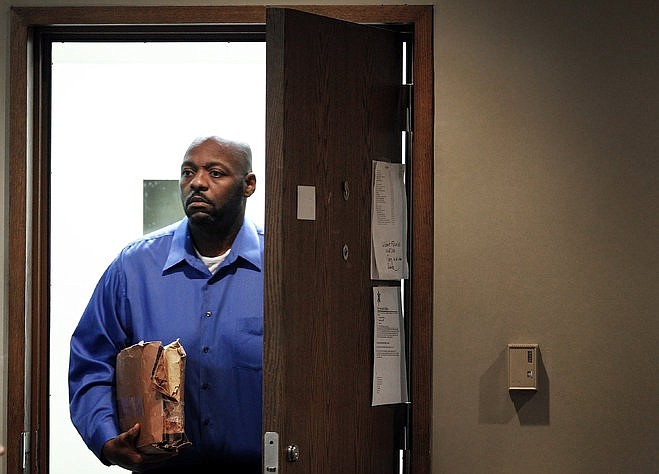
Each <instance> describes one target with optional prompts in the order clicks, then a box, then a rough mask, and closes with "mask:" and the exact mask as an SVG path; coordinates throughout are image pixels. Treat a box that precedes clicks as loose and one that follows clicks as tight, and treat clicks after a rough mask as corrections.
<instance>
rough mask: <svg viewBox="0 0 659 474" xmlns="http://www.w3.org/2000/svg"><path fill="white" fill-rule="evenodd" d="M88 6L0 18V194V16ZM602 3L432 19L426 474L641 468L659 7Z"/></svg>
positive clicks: (648, 410) (527, 6) (482, 8)
mask: <svg viewBox="0 0 659 474" xmlns="http://www.w3.org/2000/svg"><path fill="white" fill-rule="evenodd" d="M105 3H108V2H100V1H86V2H81V1H77V2H76V1H71V2H54V1H53V2H44V1H41V2H35V1H31V2H30V1H21V0H15V1H13V2H9V1H6V0H5V1H2V13H1V14H2V20H1V21H0V44H1V45H2V46H0V48H1V49H0V51H1V56H0V57H1V58H2V63H3V64H4V69H3V73H2V74H0V127H2V129H3V130H4V131H5V133H3V134H0V144H1V146H0V157H1V158H0V159H1V160H2V162H3V164H4V166H3V167H2V169H1V170H0V175H1V176H2V182H3V183H4V182H5V178H6V169H5V167H6V161H7V160H6V148H7V111H6V108H5V106H4V104H5V103H6V99H7V87H8V84H7V77H8V60H7V58H8V29H9V22H8V18H7V11H8V5H9V4H14V5H21V6H28V5H29V6H37V5H41V6H43V5H53V6H54V5H92V4H105ZM110 3H112V2H110ZM113 3H115V4H119V3H121V4H134V2H131V1H124V2H113ZM141 3H143V4H200V3H202V2H198V1H181V0H179V1H148V2H147V1H144V2H141ZM206 3H208V2H206ZM226 3H227V4H235V3H236V2H233V1H231V2H226ZM241 3H242V2H241ZM245 3H253V4H260V3H262V2H245ZM284 3H288V4H291V2H284ZM302 3H347V2H302ZM366 3H378V4H379V3H382V2H381V1H377V2H366ZM386 3H392V4H394V3H402V2H386ZM604 3H607V2H572V1H560V2H559V1H556V2H549V1H543V2H539V1H538V2H528V1H522V0H519V1H481V2H469V1H464V0H446V1H442V0H439V1H437V2H436V10H435V22H436V23H435V48H436V49H435V72H436V92H437V97H436V128H435V130H436V149H435V154H436V158H435V163H436V166H435V202H436V212H435V216H436V260H435V269H436V271H435V288H436V292H435V298H436V299H435V314H434V319H435V338H434V341H435V346H434V363H435V366H434V410H433V412H434V419H433V426H434V428H433V437H434V440H433V465H434V472H435V473H463V472H464V473H497V472H501V473H507V472H521V471H524V470H528V471H534V472H556V473H586V472H587V473H590V472H648V473H649V472H657V471H659V448H658V446H659V430H658V429H657V426H659V410H658V409H657V407H656V405H657V403H656V399H657V395H658V394H659V384H658V382H657V380H658V379H659V374H658V373H657V372H658V370H657V369H658V367H659V364H658V363H657V356H656V348H657V346H658V345H659V344H658V343H659V337H658V333H659V332H658V330H659V322H658V321H659V318H658V317H657V316H658V313H659V311H658V308H659V291H657V287H658V286H659V249H658V246H657V244H656V242H658V241H659V212H658V211H659V183H658V180H659V156H657V153H658V150H659V125H658V124H659V120H657V116H658V115H659V114H658V112H657V110H659V86H658V85H657V84H659V61H658V60H657V57H658V56H659V33H658V31H659V20H657V18H659V8H658V7H657V6H655V4H654V2H646V4H645V6H641V3H640V2H634V3H633V4H632V5H629V4H628V3H629V2H622V1H620V2H608V3H609V4H611V5H613V6H603V4H604ZM591 5H592V6H591ZM3 189H6V186H4V187H3ZM3 202H6V200H5V201H3ZM0 213H2V219H3V222H5V224H4V225H3V226H2V230H1V231H0V232H2V236H3V241H6V236H7V231H6V215H7V212H6V204H5V206H2V207H0ZM5 251H6V244H5V246H3V247H2V248H1V250H0V260H2V263H3V269H4V272H3V274H2V276H0V278H1V279H2V284H3V287H5V286H6V280H5V272H6V265H5V260H4V255H5ZM0 298H2V307H3V314H5V310H4V308H5V306H6V300H7V295H6V290H5V291H3V292H2V295H1V296H0ZM3 321H4V318H3ZM4 324H5V323H4V322H3V325H2V326H0V334H2V335H3V336H4V334H5V333H4ZM0 340H2V346H1V347H2V352H1V353H2V364H3V369H4V367H5V362H6V361H5V354H6V341H4V337H3V338H2V339H0ZM511 342H533V343H538V344H540V349H541V353H542V359H543V370H542V371H541V373H540V383H541V387H540V391H539V392H538V393H537V394H536V395H535V396H533V397H530V398H528V397H527V398H523V397H514V398H512V399H511V397H510V396H509V394H508V391H507V390H506V371H505V355H504V349H505V347H506V344H508V343H511ZM3 373H6V371H5V370H3ZM6 383H7V381H6V380H2V381H1V382H0V404H1V405H2V407H3V408H5V409H6V406H5V405H6V404H5V403H4V400H5V395H4V394H5V387H6ZM0 416H1V417H2V419H3V420H4V419H5V417H4V413H3V414H1V415H0ZM3 429H4V428H3ZM3 438H4V432H2V436H1V437H0V440H2V439H3ZM2 472H4V466H2V467H0V473H2Z"/></svg>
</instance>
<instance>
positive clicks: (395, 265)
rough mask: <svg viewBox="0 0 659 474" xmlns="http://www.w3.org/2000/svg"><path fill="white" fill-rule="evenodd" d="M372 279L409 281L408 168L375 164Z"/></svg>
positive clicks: (400, 165)
mask: <svg viewBox="0 0 659 474" xmlns="http://www.w3.org/2000/svg"><path fill="white" fill-rule="evenodd" d="M372 182H373V202H372V206H371V209H372V210H371V216H372V217H371V236H372V247H371V279H373V280H400V279H403V278H407V277H408V265H407V200H406V196H405V165H403V164H399V163H387V162H384V161H373V175H372Z"/></svg>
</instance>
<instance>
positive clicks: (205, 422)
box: [204, 418, 211, 426]
mask: <svg viewBox="0 0 659 474" xmlns="http://www.w3.org/2000/svg"><path fill="white" fill-rule="evenodd" d="M210 422H211V420H209V419H208V418H206V419H205V420H204V426H208V425H209V424H210Z"/></svg>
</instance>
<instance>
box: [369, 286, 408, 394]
mask: <svg viewBox="0 0 659 474" xmlns="http://www.w3.org/2000/svg"><path fill="white" fill-rule="evenodd" d="M373 308H374V312H375V318H374V319H375V327H374V331H373V333H374V341H373V356H374V357H373V399H372V403H371V404H372V405H373V406H376V405H388V404H392V403H405V402H407V401H408V394H407V370H406V365H405V330H404V326H403V315H402V307H401V297H400V287H393V286H378V287H374V288H373Z"/></svg>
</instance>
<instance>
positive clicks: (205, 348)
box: [202, 346, 210, 354]
mask: <svg viewBox="0 0 659 474" xmlns="http://www.w3.org/2000/svg"><path fill="white" fill-rule="evenodd" d="M202 350H203V351H204V354H208V351H209V350H210V349H209V348H208V346H206V347H204V348H203V349H202Z"/></svg>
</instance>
